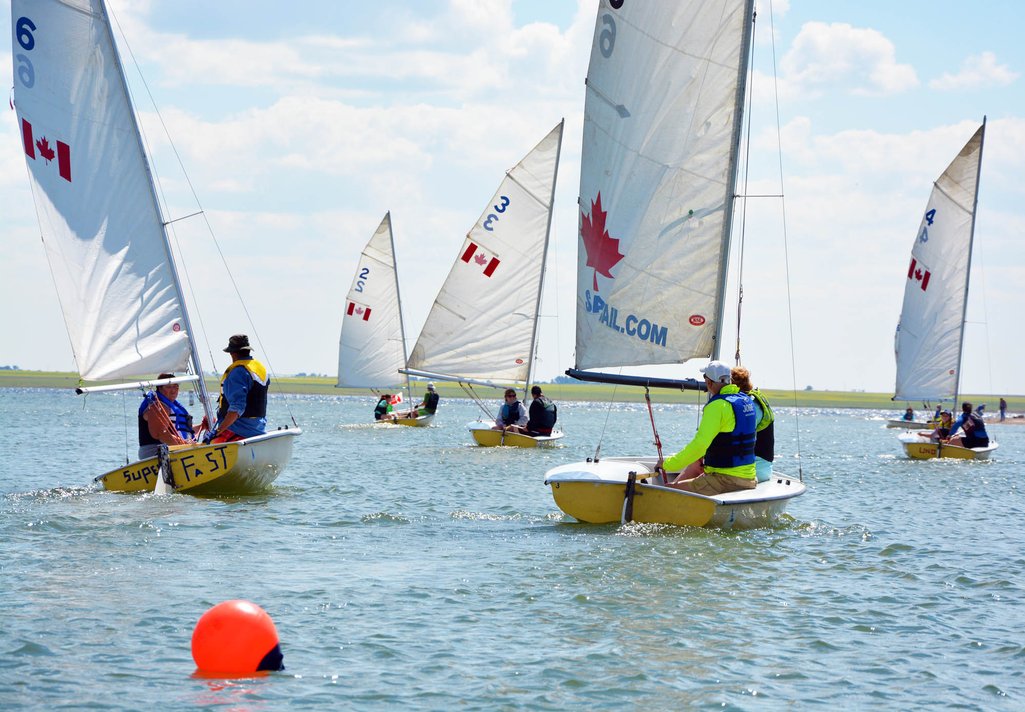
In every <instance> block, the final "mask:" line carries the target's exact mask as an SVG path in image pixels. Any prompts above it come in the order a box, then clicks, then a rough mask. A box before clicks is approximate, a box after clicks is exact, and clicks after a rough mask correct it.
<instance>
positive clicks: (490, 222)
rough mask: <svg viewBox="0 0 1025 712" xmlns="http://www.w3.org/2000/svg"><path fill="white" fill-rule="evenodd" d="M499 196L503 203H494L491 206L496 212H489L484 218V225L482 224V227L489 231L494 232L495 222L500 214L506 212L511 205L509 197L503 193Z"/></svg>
mask: <svg viewBox="0 0 1025 712" xmlns="http://www.w3.org/2000/svg"><path fill="white" fill-rule="evenodd" d="M499 197H500V198H501V200H502V202H501V204H500V205H492V206H491V207H492V208H494V209H495V212H494V213H489V214H488V216H487V218H485V219H484V225H482V227H483V228H484V229H485V230H487V231H488V232H494V231H495V228H494V223H495V222H497V221H498V217H499V215H501V214H502V213H504V212H505V209H506V208H508V207H509V199H508V198H507V197H505V196H504V195H501V196H499ZM495 213H498V214H499V215H496V214H495Z"/></svg>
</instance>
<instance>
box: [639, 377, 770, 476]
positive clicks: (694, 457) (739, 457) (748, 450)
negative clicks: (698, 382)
mask: <svg viewBox="0 0 1025 712" xmlns="http://www.w3.org/2000/svg"><path fill="white" fill-rule="evenodd" d="M701 372H702V373H703V374H704V376H705V385H706V386H707V387H708V392H709V393H710V394H711V396H710V397H709V399H708V403H706V404H705V407H704V409H703V410H702V412H701V423H700V424H699V425H698V431H697V433H696V434H695V435H694V439H693V440H691V441H690V442H689V443H688V444H687V446H686V447H685V448H683V450H681V451H680V452H678V453H677V454H676V455H673V456H672V457H670V458H669V459H668V460H666V461H665V462H664V463H663V461H662V460H661V459H660V460H659V461H658V464H657V465H656V469H657V470H659V471H662V472H663V473H664V472H665V471H670V472H679V471H680V470H681V469H682V468H684V467H686V466H687V465H691V464H692V463H695V462H697V461H698V460H699V459H700V458H702V457H704V467H703V471H702V472H701V474H699V475H697V476H696V477H691V476H690V473H682V474H681V475H680V476H678V477H677V478H676V480H674V481H673V482H672V483H670V484H669V486H670V487H675V488H676V489H682V490H687V491H688V492H696V493H697V494H703V495H706V496H714V495H717V494H722V493H724V492H734V491H737V490H746V489H754V488H755V487H756V486H757V484H758V483H757V481H756V479H755V428H756V426H757V421H756V419H755V408H754V401H753V400H752V399H751V397H750V396H748V395H745V394H743V393H741V392H740V389H739V388H737V386H735V385H733V384H732V376H731V373H730V367H729V366H727V365H726V364H725V363H723V362H722V361H709V363H708V365H707V366H705V367H704V368H703V369H701Z"/></svg>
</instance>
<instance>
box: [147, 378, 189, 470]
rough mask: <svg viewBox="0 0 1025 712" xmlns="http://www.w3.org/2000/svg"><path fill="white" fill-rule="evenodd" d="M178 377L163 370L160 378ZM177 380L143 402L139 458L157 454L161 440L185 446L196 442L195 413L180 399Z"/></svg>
mask: <svg viewBox="0 0 1025 712" xmlns="http://www.w3.org/2000/svg"><path fill="white" fill-rule="evenodd" d="M165 378H174V374H173V373H161V374H160V375H159V376H157V380H163V379H165ZM178 390H179V386H178V384H177V383H165V384H164V385H162V386H157V387H156V388H155V389H153V390H152V391H150V392H149V393H147V394H146V397H145V398H143V400H142V403H141V404H140V405H139V459H140V460H145V459H147V458H150V457H154V456H156V454H157V450H158V449H159V448H160V445H161V443H162V444H164V445H182V444H184V443H189V442H192V441H193V440H194V439H195V434H194V433H193V432H192V416H191V415H189V411H187V410H185V406H183V405H182V404H181V403H179V402H178V400H177V399H178Z"/></svg>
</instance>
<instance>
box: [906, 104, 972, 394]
mask: <svg viewBox="0 0 1025 712" xmlns="http://www.w3.org/2000/svg"><path fill="white" fill-rule="evenodd" d="M985 134H986V124H985V123H983V125H982V126H980V127H979V129H978V130H977V131H976V132H975V135H974V136H972V138H971V139H970V140H969V141H968V143H966V144H965V147H964V148H962V149H961V152H960V153H959V154H958V155H957V157H956V158H955V159H954V160H953V161H952V162H951V164H950V165H949V166H947V170H945V171H943V175H941V176H940V177H939V178H938V179H937V180H936V183H935V184H934V185H933V189H932V195H930V196H929V203H928V204H927V205H926V208H925V214H924V215H923V217H922V224H921V225H920V226H919V227H918V232H917V233H916V237H915V244H914V247H912V249H911V262H910V264H909V265H908V271H907V280H906V283H905V286H904V306H903V307H902V308H901V312H900V322H899V323H898V325H897V335H896V339H895V351H896V357H897V387H896V389H895V394H894V399H895V400H924V401H937V400H951V399H954V398H956V395H957V389H958V377H959V373H960V370H961V346H962V342H963V340H964V318H965V309H966V308H967V303H968V276H969V271H970V268H971V259H972V239H973V234H974V232H975V205H976V200H977V197H978V186H979V171H980V169H981V166H982V144H983V139H984V138H985Z"/></svg>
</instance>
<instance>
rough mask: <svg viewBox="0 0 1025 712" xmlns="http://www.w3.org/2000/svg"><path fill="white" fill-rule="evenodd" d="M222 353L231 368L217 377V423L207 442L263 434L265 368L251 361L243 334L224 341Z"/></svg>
mask: <svg viewBox="0 0 1025 712" xmlns="http://www.w3.org/2000/svg"><path fill="white" fill-rule="evenodd" d="M224 351H225V353H228V354H230V355H231V365H230V366H228V368H227V369H226V370H225V371H224V375H223V376H221V397H220V399H219V400H218V401H217V423H216V424H215V425H214V427H213V429H212V430H211V431H210V433H209V435H208V439H209V441H210V442H215V443H222V442H231V441H232V440H242V439H244V438H250V437H253V436H254V435H262V434H263V433H264V432H266V430H267V391H268V390H270V377H269V376H268V375H267V367H266V366H264V365H263V364H262V363H260V362H259V361H257V360H256V359H254V358H253V355H252V351H253V350H252V348H250V346H249V337H248V336H246V335H245V334H235V335H234V336H232V337H231V338H230V339H228V345H227V346H226V347H225V348H224Z"/></svg>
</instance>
